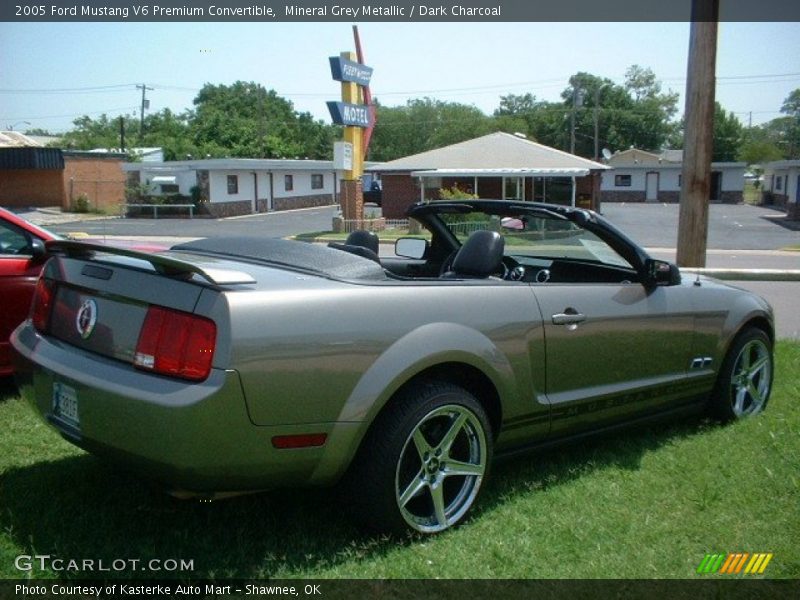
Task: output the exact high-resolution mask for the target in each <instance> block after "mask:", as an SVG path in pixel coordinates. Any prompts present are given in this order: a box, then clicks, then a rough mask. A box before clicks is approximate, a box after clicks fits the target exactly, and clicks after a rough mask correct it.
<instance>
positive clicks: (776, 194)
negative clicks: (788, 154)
mask: <svg viewBox="0 0 800 600" xmlns="http://www.w3.org/2000/svg"><path fill="white" fill-rule="evenodd" d="M763 167H764V177H763V188H762V199H763V201H764V204H773V205H775V206H781V207H783V208H785V209H786V214H787V216H788V217H789V218H790V219H798V220H800V160H779V161H775V162H771V163H766V164H765V165H763Z"/></svg>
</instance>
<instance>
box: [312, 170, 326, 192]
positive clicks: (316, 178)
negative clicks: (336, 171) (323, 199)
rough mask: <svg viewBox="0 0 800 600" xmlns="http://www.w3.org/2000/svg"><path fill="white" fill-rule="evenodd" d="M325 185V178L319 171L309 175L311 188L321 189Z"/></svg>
mask: <svg viewBox="0 0 800 600" xmlns="http://www.w3.org/2000/svg"><path fill="white" fill-rule="evenodd" d="M323 187H325V180H324V179H323V177H322V174H321V173H313V174H312V175H311V189H312V190H321V189H322V188H323Z"/></svg>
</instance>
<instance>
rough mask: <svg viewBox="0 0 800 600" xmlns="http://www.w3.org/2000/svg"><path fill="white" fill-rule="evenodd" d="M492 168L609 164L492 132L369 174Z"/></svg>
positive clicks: (467, 171) (400, 160)
mask: <svg viewBox="0 0 800 600" xmlns="http://www.w3.org/2000/svg"><path fill="white" fill-rule="evenodd" d="M490 169H498V170H509V169H524V170H527V169H540V170H542V171H547V172H559V173H560V172H561V171H562V170H563V169H578V170H580V171H583V172H586V171H591V170H602V169H608V167H607V166H606V165H603V164H600V163H597V162H594V161H592V160H588V159H585V158H581V157H580V156H575V155H574V154H570V153H568V152H562V151H561V150H556V149H555V148H550V147H549V146H545V145H543V144H537V143H536V142H532V141H531V140H528V139H525V138H523V137H520V136H516V135H512V134H510V133H502V132H497V133H490V134H488V135H484V136H481V137H478V138H474V139H471V140H467V141H465V142H460V143H458V144H452V145H451V146H445V147H444V148H437V149H436V150H428V151H427V152H421V153H419V154H413V155H411V156H406V157H404V158H398V159H397V160H392V161H389V162H385V163H383V164H380V165H376V166H374V167H369V169H368V170H370V171H379V172H381V173H387V172H390V171H433V170H436V171H439V172H441V173H445V172H458V173H459V174H464V175H473V174H480V173H481V172H482V173H484V174H485V173H487V171H488V170H490Z"/></svg>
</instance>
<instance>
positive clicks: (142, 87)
mask: <svg viewBox="0 0 800 600" xmlns="http://www.w3.org/2000/svg"><path fill="white" fill-rule="evenodd" d="M136 89H140V90H142V108H141V111H140V112H139V134H140V135H141V134H143V133H144V109H146V108H150V102H149V100H148V99H147V97H146V95H145V94H146V93H147V91H148V90H149V91H151V92H152V91H153V88H151V87H147V84H145V83H143V84H142V85H137V86H136Z"/></svg>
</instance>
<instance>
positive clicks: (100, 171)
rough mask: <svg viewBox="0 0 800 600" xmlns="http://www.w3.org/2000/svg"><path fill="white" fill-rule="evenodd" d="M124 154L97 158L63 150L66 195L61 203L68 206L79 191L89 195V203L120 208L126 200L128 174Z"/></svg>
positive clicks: (108, 209)
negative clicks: (125, 169)
mask: <svg viewBox="0 0 800 600" xmlns="http://www.w3.org/2000/svg"><path fill="white" fill-rule="evenodd" d="M122 162H123V160H122V158H110V157H103V158H99V157H97V158H95V157H90V156H70V155H69V154H67V153H65V154H64V197H63V200H62V202H61V207H62V208H64V209H69V208H70V206H72V204H73V203H74V202H75V200H76V199H77V198H78V196H80V195H82V194H83V195H86V197H87V198H88V199H89V207H90V208H92V209H98V210H104V211H106V212H109V213H115V212H117V209H118V206H119V205H120V204H121V203H122V202H124V201H125V182H126V179H127V178H126V176H125V173H124V172H123V171H122Z"/></svg>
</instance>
